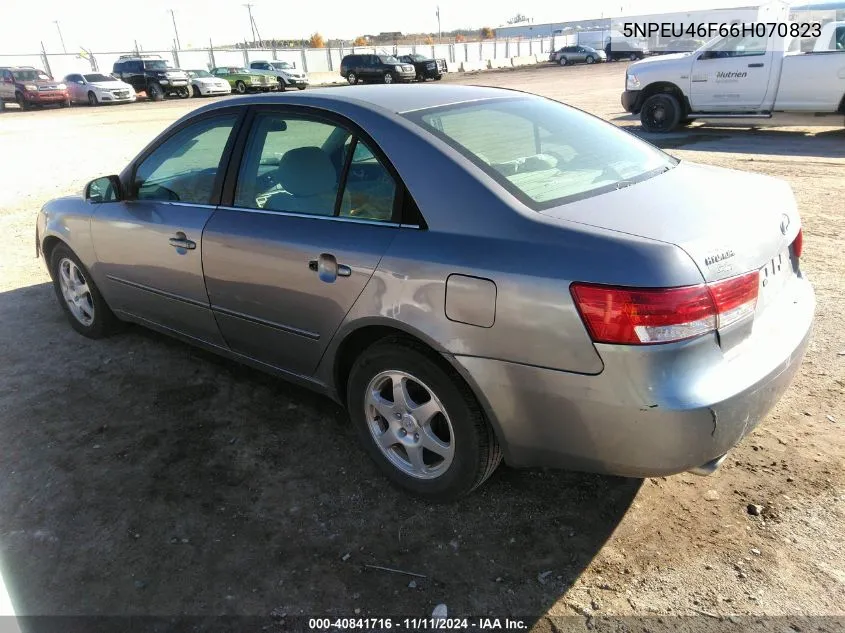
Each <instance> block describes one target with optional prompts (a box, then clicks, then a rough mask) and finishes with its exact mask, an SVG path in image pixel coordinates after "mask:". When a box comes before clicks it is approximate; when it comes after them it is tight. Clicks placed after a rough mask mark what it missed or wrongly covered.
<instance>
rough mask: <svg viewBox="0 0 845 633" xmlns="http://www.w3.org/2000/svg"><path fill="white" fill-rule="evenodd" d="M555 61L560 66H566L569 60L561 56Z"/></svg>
mask: <svg viewBox="0 0 845 633" xmlns="http://www.w3.org/2000/svg"><path fill="white" fill-rule="evenodd" d="M557 63H558V64H560V65H561V66H566V65H567V64H568V63H569V60H568V59H566V57H561V58H560V59H558V60H557Z"/></svg>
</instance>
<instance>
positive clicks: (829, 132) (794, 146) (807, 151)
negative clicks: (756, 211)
mask: <svg viewBox="0 0 845 633" xmlns="http://www.w3.org/2000/svg"><path fill="white" fill-rule="evenodd" d="M619 118H620V119H622V120H623V121H627V120H628V118H627V117H619ZM612 122H614V123H617V124H619V123H620V122H619V121H618V120H612ZM623 127H624V129H626V130H627V131H629V132H631V133H632V134H635V135H636V136H638V137H640V138H641V139H643V140H645V141H648V142H649V143H651V144H652V145H656V146H657V147H659V148H661V149H683V150H689V151H700V152H719V153H729V154H757V155H761V156H785V155H788V156H805V157H817V158H845V129H826V128H825V129H822V130H819V131H795V130H793V129H774V128H739V127H735V128H727V127H721V128H720V127H716V126H711V125H693V126H692V127H689V128H685V129H682V130H679V131H676V132H671V133H668V134H653V133H649V132H646V131H645V130H643V129H642V127H640V126H639V125H630V124H623Z"/></svg>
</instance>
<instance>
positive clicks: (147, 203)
mask: <svg viewBox="0 0 845 633" xmlns="http://www.w3.org/2000/svg"><path fill="white" fill-rule="evenodd" d="M244 112H245V109H243V108H227V109H225V110H222V111H221V110H213V111H211V112H209V113H206V114H205V115H202V116H201V117H200V118H198V119H192V120H191V121H189V122H188V123H187V124H185V125H183V126H181V127H179V128H177V129H176V130H175V131H174V132H173V133H172V134H170V135H169V136H168V137H167V138H166V139H164V140H163V141H162V142H161V143H159V144H158V145H156V146H154V147H152V148H150V149H148V150H147V151H145V153H144V154H143V155H142V156H141V158H140V159H139V160H138V161H136V163H135V164H133V165H132V166H131V167H130V168H128V169H127V172H125V173H124V174H123V175H122V178H121V181H122V183H123V188H124V192H125V194H124V199H123V200H121V201H118V202H109V203H105V204H99V205H97V208H96V210H95V213H94V216H93V222H92V224H91V235H92V238H93V243H94V250H95V252H96V255H97V264H96V267H95V270H96V271H97V277H98V283H99V284H100V287H101V288H102V289H103V294H104V295H105V296H106V298H107V300H108V301H109V304H110V305H111V306H112V308H113V309H114V310H115V311H116V312H119V313H120V312H123V313H126V314H128V315H131V316H134V317H136V318H139V319H141V320H144V321H148V322H151V323H153V324H158V325H160V326H163V327H165V328H167V329H169V330H172V331H174V332H178V333H180V334H183V335H187V336H190V337H193V338H195V339H199V340H201V341H204V342H207V343H211V344H214V345H221V346H222V345H224V343H223V341H222V339H221V337H220V334H219V331H218V329H217V324H216V323H215V321H214V317H213V315H212V313H211V309H210V307H209V302H208V294H207V293H206V290H205V282H204V280H203V271H202V231H203V228H204V227H205V225H206V223H207V222H208V219H209V218H210V217H211V216H212V214H213V213H214V209H215V205H216V203H217V202H218V201H219V196H220V193H219V192H220V188H221V186H222V180H223V175H224V171H225V165H226V161H227V160H228V154H229V152H230V147H231V140H232V139H233V137H234V131H235V130H236V128H237V126H238V122H239V119H240V117H241V116H242V115H243V114H244Z"/></svg>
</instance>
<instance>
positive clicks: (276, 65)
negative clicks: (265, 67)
mask: <svg viewBox="0 0 845 633" xmlns="http://www.w3.org/2000/svg"><path fill="white" fill-rule="evenodd" d="M271 66H273V68H276V69H278V70H291V69H292V68H293V66H291V65H290V64H288V63H287V62H273V63H272V64H271Z"/></svg>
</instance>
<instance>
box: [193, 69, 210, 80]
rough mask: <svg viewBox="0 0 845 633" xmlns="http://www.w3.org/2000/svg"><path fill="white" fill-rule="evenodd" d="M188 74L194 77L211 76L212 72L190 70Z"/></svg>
mask: <svg viewBox="0 0 845 633" xmlns="http://www.w3.org/2000/svg"><path fill="white" fill-rule="evenodd" d="M188 75H190V76H191V77H192V78H197V77H211V73H210V72H208V71H207V70H189V71H188Z"/></svg>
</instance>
